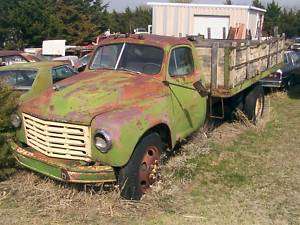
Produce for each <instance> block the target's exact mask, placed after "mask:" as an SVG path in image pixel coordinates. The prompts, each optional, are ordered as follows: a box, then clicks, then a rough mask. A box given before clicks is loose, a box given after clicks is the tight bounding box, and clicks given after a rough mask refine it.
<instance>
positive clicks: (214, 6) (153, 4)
mask: <svg viewBox="0 0 300 225" xmlns="http://www.w3.org/2000/svg"><path fill="white" fill-rule="evenodd" d="M147 5H150V6H177V7H206V8H231V9H248V10H255V11H260V12H266V10H265V9H261V8H258V7H254V6H251V5H220V4H193V3H167V2H148V3H147Z"/></svg>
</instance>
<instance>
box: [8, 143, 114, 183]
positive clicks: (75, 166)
mask: <svg viewBox="0 0 300 225" xmlns="http://www.w3.org/2000/svg"><path fill="white" fill-rule="evenodd" d="M10 145H11V147H12V149H13V153H14V156H15V158H16V160H17V161H18V163H19V164H21V165H22V166H24V167H27V168H29V169H31V170H33V171H36V172H38V173H41V174H44V175H46V176H49V177H51V178H53V179H56V180H60V181H64V182H70V183H107V182H115V181H116V179H115V173H114V170H113V168H112V167H110V166H103V165H101V166H85V165H81V164H79V162H78V161H74V160H65V159H57V158H51V157H48V156H45V155H43V154H42V153H40V152H38V151H35V150H33V149H31V148H28V149H27V148H22V147H20V146H18V145H17V144H16V143H15V142H14V141H11V142H10Z"/></svg>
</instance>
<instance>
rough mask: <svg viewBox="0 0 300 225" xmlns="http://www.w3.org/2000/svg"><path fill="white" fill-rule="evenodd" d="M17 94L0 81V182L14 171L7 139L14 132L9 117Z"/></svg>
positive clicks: (14, 106)
mask: <svg viewBox="0 0 300 225" xmlns="http://www.w3.org/2000/svg"><path fill="white" fill-rule="evenodd" d="M17 99H18V93H16V92H14V91H13V90H12V88H11V87H9V86H7V85H5V84H4V83H3V82H2V81H1V80H0V180H3V179H5V178H6V177H7V176H8V175H10V174H11V173H12V172H13V171H14V168H13V166H14V160H13V157H12V155H11V151H10V147H9V144H8V143H7V139H8V138H10V137H11V136H12V135H13V133H14V131H13V129H12V127H11V125H10V115H11V114H12V112H13V111H14V110H15V109H16V106H17Z"/></svg>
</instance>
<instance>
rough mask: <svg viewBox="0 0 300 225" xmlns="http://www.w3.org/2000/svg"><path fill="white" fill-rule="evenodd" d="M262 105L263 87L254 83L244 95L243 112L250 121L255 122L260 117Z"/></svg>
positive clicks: (263, 103) (263, 99) (262, 109)
mask: <svg viewBox="0 0 300 225" xmlns="http://www.w3.org/2000/svg"><path fill="white" fill-rule="evenodd" d="M264 107H265V96H264V89H263V87H262V86H261V85H256V86H255V87H254V88H252V89H251V90H250V91H249V92H248V93H247V95H246V96H245V100H244V113H245V115H246V116H247V117H248V119H249V120H250V121H251V122H252V123H254V124H256V123H257V122H258V121H259V120H260V119H261V118H262V115H263V112H264Z"/></svg>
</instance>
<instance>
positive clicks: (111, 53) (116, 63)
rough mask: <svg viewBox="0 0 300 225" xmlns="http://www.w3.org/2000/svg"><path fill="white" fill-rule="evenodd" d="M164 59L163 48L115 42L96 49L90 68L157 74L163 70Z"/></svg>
mask: <svg viewBox="0 0 300 225" xmlns="http://www.w3.org/2000/svg"><path fill="white" fill-rule="evenodd" d="M163 59H164V50H163V49H162V48H159V47H156V46H152V45H143V44H135V43H126V42H124V43H115V44H109V45H103V46H100V47H99V48H98V49H97V50H96V53H95V55H94V57H93V60H92V62H91V65H90V69H92V70H96V69H111V70H122V71H130V72H133V73H137V74H142V73H143V74H148V75H156V74H158V73H160V71H161V68H162V63H163Z"/></svg>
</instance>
